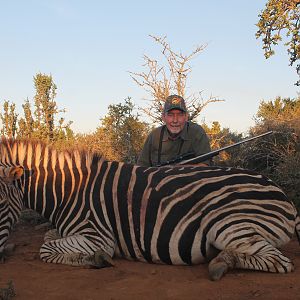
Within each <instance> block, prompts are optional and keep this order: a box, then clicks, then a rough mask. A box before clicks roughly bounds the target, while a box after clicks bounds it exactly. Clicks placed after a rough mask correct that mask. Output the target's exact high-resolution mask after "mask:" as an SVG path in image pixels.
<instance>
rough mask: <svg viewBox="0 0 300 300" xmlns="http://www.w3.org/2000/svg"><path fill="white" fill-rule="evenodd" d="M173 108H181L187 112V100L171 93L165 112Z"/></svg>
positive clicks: (166, 102)
mask: <svg viewBox="0 0 300 300" xmlns="http://www.w3.org/2000/svg"><path fill="white" fill-rule="evenodd" d="M172 109H179V110H181V111H184V112H186V106H185V101H184V99H183V98H182V97H181V96H178V95H171V96H169V97H167V99H166V101H165V105H164V113H166V112H168V111H170V110H172Z"/></svg>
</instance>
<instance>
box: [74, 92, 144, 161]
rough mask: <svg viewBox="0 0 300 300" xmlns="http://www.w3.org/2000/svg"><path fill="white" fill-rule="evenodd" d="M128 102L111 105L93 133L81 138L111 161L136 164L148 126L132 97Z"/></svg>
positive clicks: (89, 146) (82, 141) (90, 147)
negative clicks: (138, 112) (140, 117)
mask: <svg viewBox="0 0 300 300" xmlns="http://www.w3.org/2000/svg"><path fill="white" fill-rule="evenodd" d="M124 102H125V103H119V104H115V105H109V106H108V113H107V114H106V115H105V116H104V118H103V119H101V125H100V126H99V127H98V128H97V130H96V131H95V133H94V134H92V135H84V136H80V137H79V144H83V143H85V146H86V147H87V148H89V149H90V150H93V151H97V152H99V153H100V154H102V155H103V156H104V157H105V158H106V159H108V160H116V161H124V162H127V163H136V161H137V158H138V155H139V153H140V151H141V149H142V147H143V143H144V140H145V138H146V136H147V134H148V131H149V129H148V126H147V124H146V123H145V122H142V121H140V120H139V115H138V114H136V113H134V108H135V107H134V104H133V103H132V101H131V98H129V97H128V98H127V99H125V101H124Z"/></svg>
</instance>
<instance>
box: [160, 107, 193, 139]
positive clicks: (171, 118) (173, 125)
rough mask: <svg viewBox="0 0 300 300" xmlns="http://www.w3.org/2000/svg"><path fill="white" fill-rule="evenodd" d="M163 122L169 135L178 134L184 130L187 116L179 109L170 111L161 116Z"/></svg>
mask: <svg viewBox="0 0 300 300" xmlns="http://www.w3.org/2000/svg"><path fill="white" fill-rule="evenodd" d="M162 119H163V121H164V122H165V123H166V126H167V128H168V130H169V131H170V133H171V134H178V133H180V132H181V131H182V129H183V128H184V125H185V122H186V121H187V120H188V115H187V113H185V112H184V111H181V110H179V109H172V110H170V111H168V112H166V113H164V114H163V115H162Z"/></svg>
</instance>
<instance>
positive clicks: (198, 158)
mask: <svg viewBox="0 0 300 300" xmlns="http://www.w3.org/2000/svg"><path fill="white" fill-rule="evenodd" d="M271 133H273V131H268V132H265V133H263V134H260V135H257V136H253V137H251V138H248V139H245V140H242V141H240V142H237V143H235V144H232V145H228V146H225V147H223V148H220V149H217V150H214V151H211V152H208V153H205V154H202V155H199V156H196V157H194V158H191V159H187V160H182V161H180V162H178V165H185V164H195V163H201V162H203V161H205V160H207V159H210V158H212V157H214V156H216V155H218V154H219V153H220V152H221V151H224V150H227V149H229V148H233V147H235V146H238V145H240V144H243V143H246V142H250V141H252V140H255V139H257V138H260V137H263V136H266V135H269V134H271Z"/></svg>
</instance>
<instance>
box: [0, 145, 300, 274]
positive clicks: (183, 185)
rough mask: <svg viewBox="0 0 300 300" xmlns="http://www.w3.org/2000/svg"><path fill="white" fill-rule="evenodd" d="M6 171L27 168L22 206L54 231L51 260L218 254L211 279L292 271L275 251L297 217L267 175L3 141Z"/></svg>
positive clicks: (199, 258) (47, 255)
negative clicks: (154, 164) (242, 272)
mask: <svg viewBox="0 0 300 300" xmlns="http://www.w3.org/2000/svg"><path fill="white" fill-rule="evenodd" d="M0 165H2V166H4V167H5V166H18V165H21V166H22V167H24V169H25V170H29V171H30V174H31V175H30V176H26V173H25V176H23V177H22V179H23V185H24V188H23V190H22V191H24V198H23V202H24V204H25V205H26V206H27V207H29V208H33V209H35V210H36V211H37V212H39V213H41V214H42V215H43V216H45V217H46V218H48V219H49V220H50V221H51V222H52V223H53V225H54V226H55V228H56V230H57V234H56V235H55V238H53V235H48V237H47V238H46V240H45V243H44V244H43V246H42V247H41V258H42V259H43V260H44V261H46V262H54V263H67V264H72V265H82V264H89V265H95V266H99V267H100V266H105V265H111V264H112V261H111V258H112V256H113V255H114V254H118V255H120V256H122V257H125V258H127V259H136V260H139V261H148V262H154V263H166V264H174V265H177V264H179V265H181V264H197V263H201V262H204V261H206V259H207V257H209V256H210V255H211V253H212V251H213V250H215V248H216V249H218V250H220V251H221V253H220V254H219V256H217V257H216V258H215V260H213V261H212V262H211V264H210V274H211V277H212V278H213V279H218V276H219V275H220V274H221V275H220V276H222V274H223V273H224V272H226V271H227V269H228V268H231V267H239V268H250V269H258V270H264V271H278V272H288V271H291V270H292V264H291V262H290V261H289V260H288V259H287V258H284V256H283V255H282V254H281V253H280V252H279V250H277V249H276V247H280V246H281V245H283V244H285V243H287V242H288V241H289V240H290V239H291V237H292V236H293V233H294V231H295V220H296V218H297V212H296V209H295V207H294V205H293V204H292V203H291V202H290V201H288V200H287V199H286V196H285V195H284V193H283V192H282V191H281V190H280V188H278V187H277V186H276V185H275V184H274V183H272V182H271V181H270V180H269V179H268V178H265V177H263V176H262V175H260V174H256V173H254V172H251V171H245V170H240V169H231V168H220V167H204V168H203V167H182V166H180V167H162V168H145V167H138V166H134V165H127V164H124V163H119V162H109V161H105V160H104V159H102V158H101V157H99V156H97V155H96V154H90V153H85V152H79V151H77V150H74V151H63V152H58V151H57V150H55V149H52V148H50V147H48V146H47V145H44V144H41V143H34V142H30V141H29V142H27V141H7V140H3V141H2V143H1V145H0ZM49 237H52V238H49ZM278 252H279V253H280V255H278ZM225 254H226V255H225ZM274 255H275V256H276V259H274ZM228 257H229V258H228ZM272 257H273V258H272ZM216 261H217V262H216ZM219 261H221V262H222V263H223V262H224V261H225V263H224V264H225V265H226V268H227V269H226V268H225V267H224V268H225V269H226V270H225V269H224V268H221V269H220V267H219V266H220V262H219ZM233 262H234V263H233ZM222 263H221V265H222ZM216 265H217V267H216ZM220 276H219V277H220Z"/></svg>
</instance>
